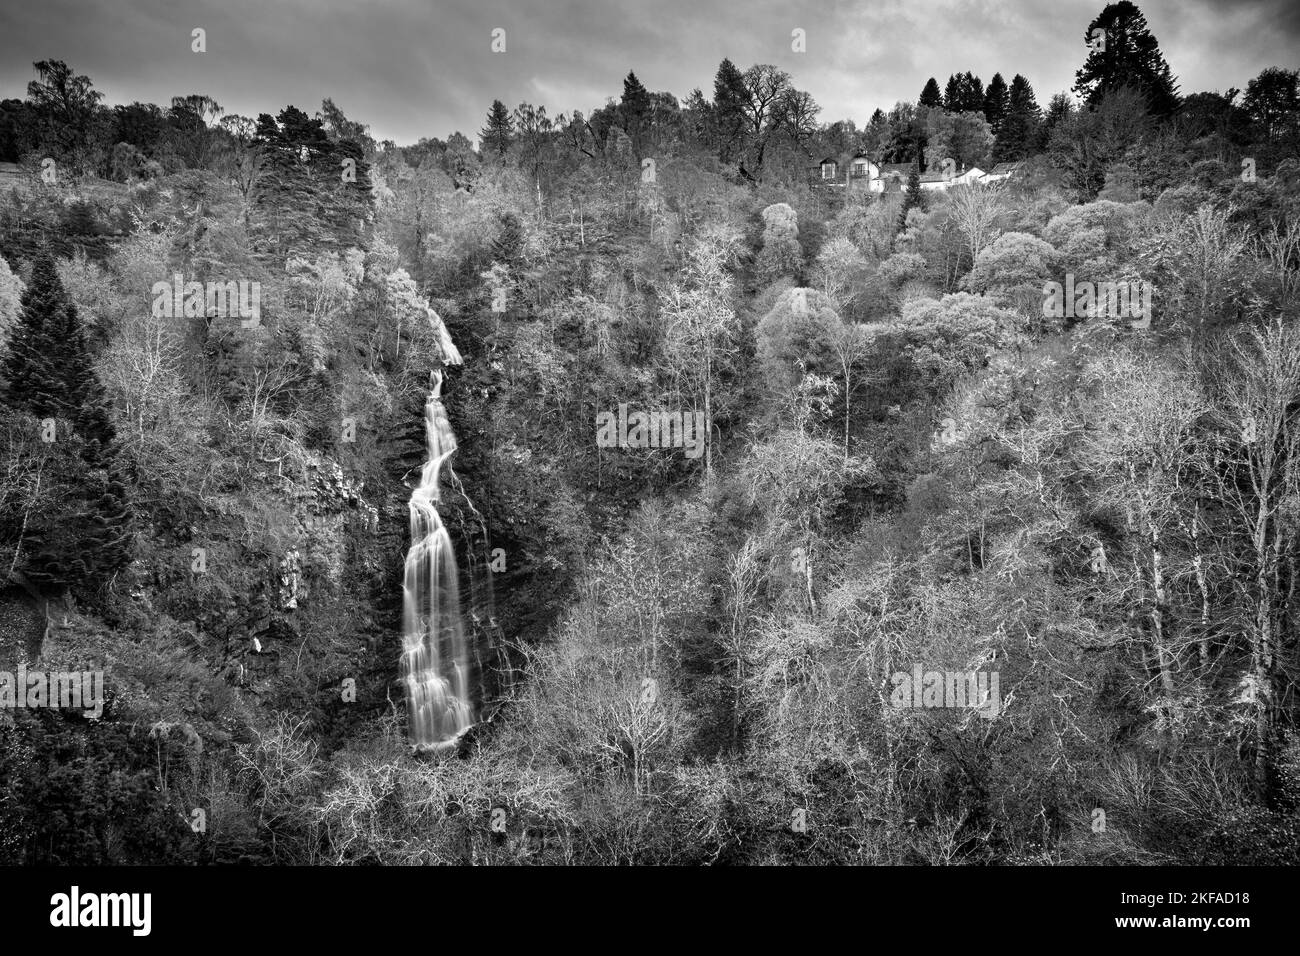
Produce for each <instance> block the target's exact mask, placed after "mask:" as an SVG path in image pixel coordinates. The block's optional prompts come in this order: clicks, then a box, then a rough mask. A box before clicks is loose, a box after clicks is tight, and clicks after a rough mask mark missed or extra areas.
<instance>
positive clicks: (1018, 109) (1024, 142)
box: [990, 73, 1043, 163]
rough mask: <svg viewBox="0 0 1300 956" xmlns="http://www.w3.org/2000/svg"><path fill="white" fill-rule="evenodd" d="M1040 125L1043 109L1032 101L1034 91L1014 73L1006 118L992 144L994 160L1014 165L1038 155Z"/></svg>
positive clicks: (1026, 81) (1040, 133) (1023, 79)
mask: <svg viewBox="0 0 1300 956" xmlns="http://www.w3.org/2000/svg"><path fill="white" fill-rule="evenodd" d="M991 88H992V85H991V84H990V89H991ZM1042 125H1043V117H1042V110H1040V109H1039V108H1038V101H1037V100H1035V99H1034V88H1033V87H1032V86H1030V85H1029V81H1028V80H1027V79H1025V78H1024V77H1023V76H1021V75H1020V74H1019V73H1017V74H1016V75H1015V77H1013V78H1012V80H1011V89H1010V90H1009V91H1008V93H1007V109H1006V115H1004V116H1003V117H1002V122H1001V124H1000V126H999V127H998V132H997V139H996V141H995V142H994V144H993V161H994V162H995V163H1010V162H1015V161H1017V160H1021V159H1025V158H1026V157H1028V156H1031V155H1032V154H1033V153H1035V152H1037V151H1038V149H1039V146H1040V143H1041V141H1042V135H1043V134H1042Z"/></svg>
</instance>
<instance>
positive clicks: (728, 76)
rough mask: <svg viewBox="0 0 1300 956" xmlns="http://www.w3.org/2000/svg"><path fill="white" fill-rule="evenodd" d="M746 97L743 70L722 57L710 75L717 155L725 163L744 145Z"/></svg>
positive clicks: (735, 155)
mask: <svg viewBox="0 0 1300 956" xmlns="http://www.w3.org/2000/svg"><path fill="white" fill-rule="evenodd" d="M748 99H749V94H748V92H747V91H746V89H745V77H744V74H742V73H741V72H740V70H739V69H737V67H736V64H734V63H732V62H731V61H730V60H726V59H724V60H723V61H722V62H721V63H720V64H719V65H718V72H717V75H716V76H714V78H713V123H714V129H715V136H716V138H717V150H718V159H720V160H721V161H722V162H724V163H729V162H731V161H732V160H733V159H735V158H736V157H737V155H739V153H740V151H741V150H742V149H743V143H744V137H745V104H746V102H747V101H748Z"/></svg>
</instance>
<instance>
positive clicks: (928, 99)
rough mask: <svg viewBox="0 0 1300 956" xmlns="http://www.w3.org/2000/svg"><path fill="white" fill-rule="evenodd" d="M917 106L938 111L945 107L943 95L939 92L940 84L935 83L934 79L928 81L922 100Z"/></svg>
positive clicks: (923, 90)
mask: <svg viewBox="0 0 1300 956" xmlns="http://www.w3.org/2000/svg"><path fill="white" fill-rule="evenodd" d="M917 104H918V105H920V106H926V107H932V108H936V109H937V108H939V107H941V106H943V94H941V93H940V92H939V84H938V83H937V82H935V79H934V77H930V79H928V80H926V82H925V88H924V89H922V90H921V98H920V99H919V100H918V101H917Z"/></svg>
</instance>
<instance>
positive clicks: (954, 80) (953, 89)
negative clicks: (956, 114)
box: [943, 73, 964, 111]
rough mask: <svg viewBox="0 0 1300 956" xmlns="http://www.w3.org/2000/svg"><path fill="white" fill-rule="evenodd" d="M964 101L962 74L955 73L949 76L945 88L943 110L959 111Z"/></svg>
mask: <svg viewBox="0 0 1300 956" xmlns="http://www.w3.org/2000/svg"><path fill="white" fill-rule="evenodd" d="M963 99H964V94H963V90H962V77H961V74H960V73H953V74H951V75H949V77H948V82H947V83H946V84H945V85H944V88H943V108H944V109H946V110H953V111H956V110H959V109H961V104H962V101H963Z"/></svg>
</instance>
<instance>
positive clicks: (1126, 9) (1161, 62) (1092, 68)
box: [1074, 0, 1178, 117]
mask: <svg viewBox="0 0 1300 956" xmlns="http://www.w3.org/2000/svg"><path fill="white" fill-rule="evenodd" d="M1097 31H1101V32H1100V33H1097ZM1094 36H1095V37H1096V38H1097V39H1098V40H1100V39H1102V38H1103V37H1104V42H1103V43H1096V42H1095V41H1094ZM1083 42H1084V43H1085V44H1087V45H1088V48H1089V53H1088V58H1087V59H1086V60H1085V61H1084V63H1083V66H1082V67H1080V69H1079V70H1078V72H1077V73H1075V76H1074V91H1075V92H1076V93H1078V94H1079V96H1080V97H1082V98H1083V101H1084V103H1085V104H1086V105H1088V106H1096V105H1097V104H1099V103H1100V102H1101V101H1102V99H1104V98H1105V97H1106V96H1108V95H1110V94H1111V93H1114V92H1116V91H1118V90H1119V89H1121V88H1122V87H1126V86H1128V87H1132V88H1134V89H1136V90H1137V91H1138V92H1139V93H1141V94H1142V96H1143V97H1144V98H1145V99H1146V102H1147V108H1148V109H1149V110H1150V112H1151V114H1152V115H1153V116H1156V117H1166V116H1169V115H1171V114H1172V113H1173V112H1174V111H1175V110H1177V109H1178V91H1177V85H1176V84H1175V82H1174V77H1173V74H1172V73H1171V72H1170V70H1169V64H1168V63H1166V62H1165V58H1164V54H1162V53H1161V52H1160V44H1159V43H1158V42H1157V41H1156V38H1155V37H1154V36H1153V35H1152V34H1151V31H1150V29H1149V28H1148V27H1147V21H1146V17H1144V16H1143V15H1142V11H1141V10H1139V9H1138V8H1137V6H1136V5H1135V4H1133V3H1131V2H1129V0H1120V2H1118V3H1111V4H1107V5H1106V8H1105V9H1104V10H1102V11H1101V13H1099V14H1097V16H1096V17H1094V18H1093V20H1092V22H1091V23H1089V24H1088V29H1087V30H1086V31H1085V32H1084V36H1083Z"/></svg>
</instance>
